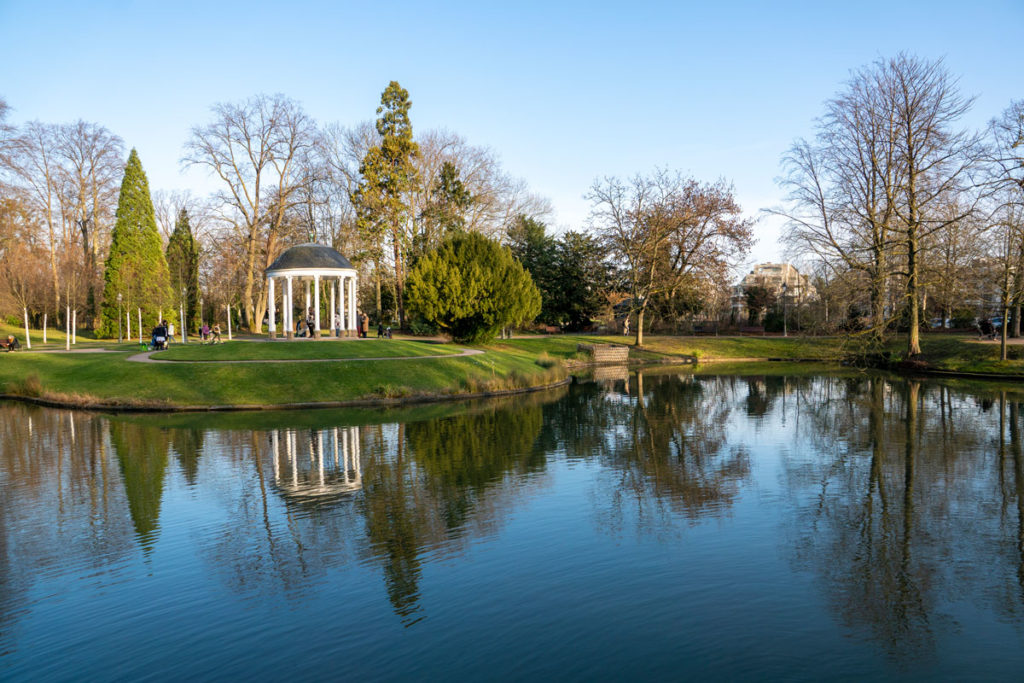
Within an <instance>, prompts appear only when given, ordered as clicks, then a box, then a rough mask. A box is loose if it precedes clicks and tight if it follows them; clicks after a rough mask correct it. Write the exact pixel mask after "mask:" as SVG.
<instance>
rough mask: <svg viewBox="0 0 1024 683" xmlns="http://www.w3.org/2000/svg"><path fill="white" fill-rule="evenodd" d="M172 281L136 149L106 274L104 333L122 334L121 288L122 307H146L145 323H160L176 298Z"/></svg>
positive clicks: (130, 158) (130, 157) (131, 156)
mask: <svg viewBox="0 0 1024 683" xmlns="http://www.w3.org/2000/svg"><path fill="white" fill-rule="evenodd" d="M167 282H168V272H167V260H166V259H165V258H164V250H163V243H162V241H161V239H160V233H159V232H158V231H157V228H156V217H155V215H154V213H153V200H152V198H151V197H150V194H149V181H148V180H147V179H146V172H145V171H143V170H142V162H140V161H139V155H138V153H137V152H136V151H135V150H134V149H132V151H131V153H130V154H129V155H128V163H127V164H125V168H124V179H123V180H122V181H121V194H120V196H119V197H118V200H117V218H116V221H115V223H114V230H113V233H112V235H111V243H110V255H109V256H108V257H107V262H106V268H105V272H104V274H103V317H102V321H101V324H100V334H101V335H105V336H110V337H112V336H114V335H115V334H117V324H118V302H117V296H118V294H120V295H121V297H122V304H123V305H122V307H121V310H122V311H135V310H136V309H139V308H141V309H142V319H143V324H144V325H153V324H155V323H156V319H157V317H158V315H159V311H160V310H161V309H164V308H166V307H167V306H169V305H170V303H171V298H170V293H169V292H168V286H167ZM136 319H137V318H136V317H133V318H132V320H136Z"/></svg>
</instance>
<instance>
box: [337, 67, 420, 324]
mask: <svg viewBox="0 0 1024 683" xmlns="http://www.w3.org/2000/svg"><path fill="white" fill-rule="evenodd" d="M410 107H412V102H411V101H410V100H409V91H407V90H405V89H404V88H403V87H402V86H400V85H399V84H398V82H397V81H391V83H389V84H388V87H387V88H385V89H384V92H383V93H381V96H380V106H379V107H377V115H378V117H379V118H378V119H377V133H378V134H379V135H380V144H379V145H375V146H373V147H371V148H370V149H369V150H367V152H366V156H365V157H363V163H362V164H361V165H360V168H359V173H360V174H361V175H362V177H363V178H362V182H361V183H360V185H359V187H358V188H357V189H356V190H355V192H353V194H352V203H353V204H354V205H355V207H356V215H357V218H356V222H357V225H358V227H359V230H360V232H361V233H362V234H363V236H364V238H365V239H366V240H367V242H369V243H370V244H372V245H373V246H372V247H371V253H372V257H373V260H374V270H375V271H376V273H375V278H376V281H377V283H376V284H377V313H378V316H379V315H380V313H381V282H380V278H381V273H380V271H381V261H382V260H383V256H384V247H383V241H384V236H385V234H386V232H390V233H391V246H392V249H393V256H394V264H393V265H394V276H395V295H396V298H397V303H398V317H399V320H400V324H401V325H403V326H404V324H405V305H404V295H403V291H404V288H405V252H406V250H407V246H408V245H406V229H405V228H406V222H407V221H408V219H409V206H408V205H407V204H406V201H405V196H404V195H405V194H406V193H407V192H408V191H409V190H410V189H411V188H412V185H413V182H414V181H415V179H416V167H415V166H414V165H413V160H414V159H415V158H416V156H417V155H418V154H419V145H417V144H416V141H415V140H413V137H412V123H411V121H410V120H409V108H410Z"/></svg>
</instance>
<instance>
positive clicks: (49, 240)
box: [10, 121, 66, 314]
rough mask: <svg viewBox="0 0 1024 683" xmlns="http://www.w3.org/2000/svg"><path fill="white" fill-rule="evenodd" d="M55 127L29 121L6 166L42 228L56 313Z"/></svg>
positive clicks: (59, 212)
mask: <svg viewBox="0 0 1024 683" xmlns="http://www.w3.org/2000/svg"><path fill="white" fill-rule="evenodd" d="M58 139H59V128H58V126H55V125H52V124H46V123H41V122H39V121H33V122H30V123H28V124H26V125H25V127H24V129H23V130H22V131H21V132H20V134H19V135H18V136H17V138H15V140H14V144H13V154H12V158H11V163H10V168H11V171H12V173H13V175H14V177H15V182H16V183H18V184H19V186H20V187H21V188H22V190H23V192H24V196H25V197H26V199H27V200H28V201H29V203H30V206H31V207H32V210H33V212H34V213H35V214H36V216H37V217H38V220H39V221H40V223H41V224H42V226H43V228H44V229H45V231H46V232H45V244H46V247H47V250H48V258H47V261H48V263H47V265H48V266H49V271H50V287H51V288H52V289H51V292H50V294H51V296H52V297H53V299H52V301H53V307H54V311H55V312H57V313H58V314H59V312H60V276H59V268H58V264H59V261H60V254H59V249H60V246H61V242H62V240H61V237H62V235H63V234H64V233H65V232H66V226H65V225H64V219H65V213H64V211H63V207H62V206H61V200H62V194H61V168H60V164H59V160H58V158H57V153H56V148H57V144H58Z"/></svg>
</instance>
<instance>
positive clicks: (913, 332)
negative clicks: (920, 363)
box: [907, 227, 921, 358]
mask: <svg viewBox="0 0 1024 683" xmlns="http://www.w3.org/2000/svg"><path fill="white" fill-rule="evenodd" d="M917 271H918V264H917V228H916V227H909V228H908V229H907V306H908V308H907V312H908V314H909V315H908V316H907V318H908V320H907V324H908V325H909V326H910V328H909V329H908V330H907V358H912V357H914V356H918V355H920V354H921V330H920V322H921V320H920V313H921V311H920V308H919V301H918V295H917V287H918V283H917Z"/></svg>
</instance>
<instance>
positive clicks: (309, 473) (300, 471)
mask: <svg viewBox="0 0 1024 683" xmlns="http://www.w3.org/2000/svg"><path fill="white" fill-rule="evenodd" d="M299 434H300V433H299V432H297V431H294V430H286V431H283V432H278V431H276V430H275V431H273V432H271V434H270V443H271V451H272V456H273V460H274V485H275V486H276V487H277V489H278V490H279V491H280V492H281V493H282V494H283V495H284V496H285V498H287V499H289V500H293V501H296V502H303V501H307V502H320V501H324V500H327V499H330V498H337V497H340V496H343V495H345V494H349V493H353V492H355V491H358V490H359V489H361V488H362V485H363V473H362V464H361V463H360V457H359V428H358V427H335V428H332V429H328V430H319V431H317V432H315V433H309V434H308V440H305V439H304V441H305V443H303V444H302V446H301V448H302V450H304V451H305V450H308V453H309V457H308V458H305V457H302V458H300V457H299V449H300V444H299ZM282 437H283V441H284V447H283V448H282V447H281V441H282Z"/></svg>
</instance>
